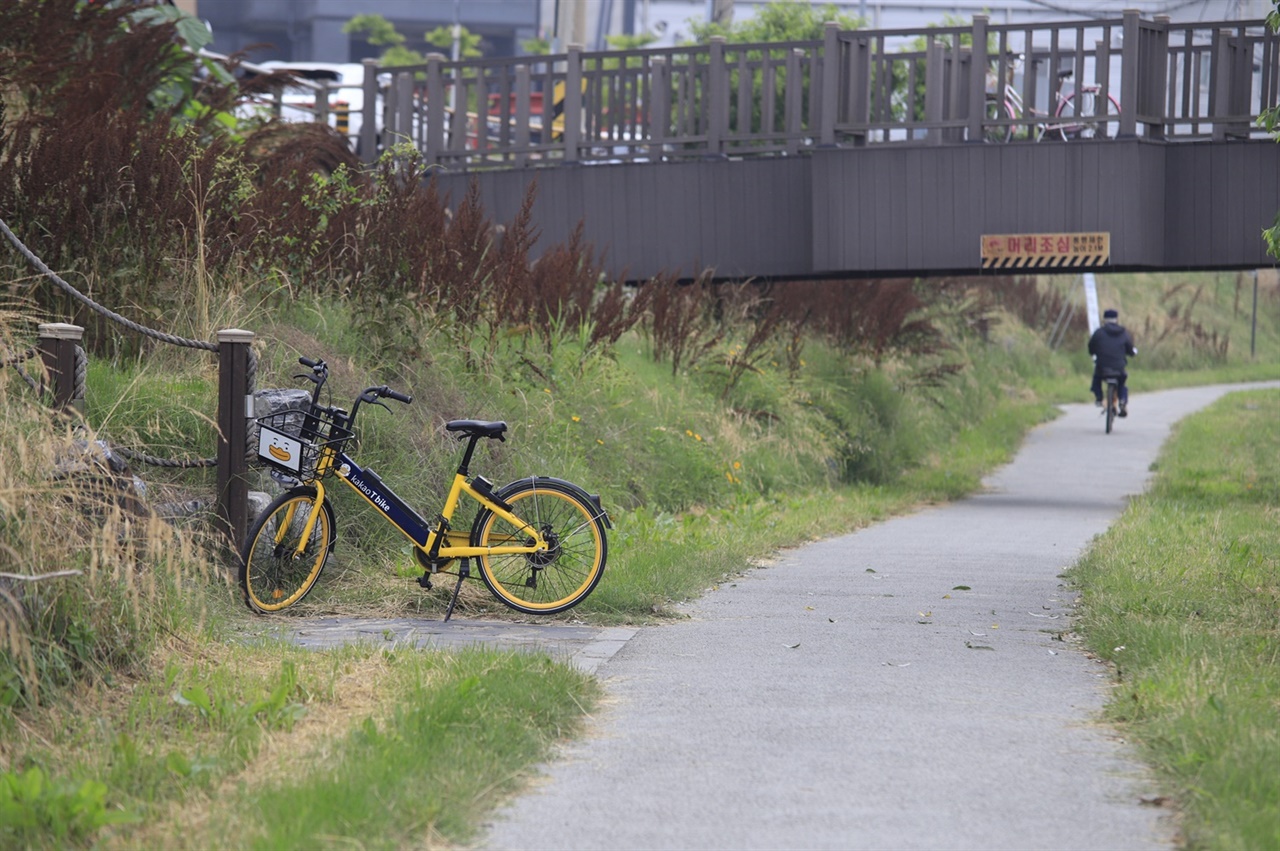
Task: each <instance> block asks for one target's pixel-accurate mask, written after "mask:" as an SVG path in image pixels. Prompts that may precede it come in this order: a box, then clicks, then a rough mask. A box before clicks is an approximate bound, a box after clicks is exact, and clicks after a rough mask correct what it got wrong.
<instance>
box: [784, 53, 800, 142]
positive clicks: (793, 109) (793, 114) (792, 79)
mask: <svg viewBox="0 0 1280 851" xmlns="http://www.w3.org/2000/svg"><path fill="white" fill-rule="evenodd" d="M802 59H804V51H803V50H801V49H800V48H798V47H793V48H791V52H790V53H789V54H787V92H786V101H785V103H784V108H785V109H786V115H785V118H784V121H785V124H786V129H787V145H786V150H787V153H788V154H795V153H798V152H799V151H800V132H801V130H802V129H803V125H802V123H801V121H800V119H801V117H802V116H801V113H802V112H803V111H804V110H803V108H802V104H803V103H804V79H803V75H802V74H801V73H800V62H801V60H802Z"/></svg>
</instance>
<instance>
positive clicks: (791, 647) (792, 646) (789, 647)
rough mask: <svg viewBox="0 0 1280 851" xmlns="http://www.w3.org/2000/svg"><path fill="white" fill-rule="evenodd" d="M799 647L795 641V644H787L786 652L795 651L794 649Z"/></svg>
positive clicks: (798, 643)
mask: <svg viewBox="0 0 1280 851" xmlns="http://www.w3.org/2000/svg"><path fill="white" fill-rule="evenodd" d="M799 646H800V642H799V641H797V642H796V643H795V644H788V645H787V649H788V650H795V649H796V648H797V647H799Z"/></svg>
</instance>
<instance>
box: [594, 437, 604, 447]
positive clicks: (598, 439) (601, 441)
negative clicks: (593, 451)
mask: <svg viewBox="0 0 1280 851" xmlns="http://www.w3.org/2000/svg"><path fill="white" fill-rule="evenodd" d="M596 443H598V444H600V445H601V446H604V441H603V440H601V439H600V438H598V437H597V438H596Z"/></svg>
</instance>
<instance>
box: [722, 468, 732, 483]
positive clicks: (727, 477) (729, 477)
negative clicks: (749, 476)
mask: <svg viewBox="0 0 1280 851" xmlns="http://www.w3.org/2000/svg"><path fill="white" fill-rule="evenodd" d="M724 477H725V478H726V479H728V480H729V484H733V473H730V472H729V471H727V470H726V471H725V474H724Z"/></svg>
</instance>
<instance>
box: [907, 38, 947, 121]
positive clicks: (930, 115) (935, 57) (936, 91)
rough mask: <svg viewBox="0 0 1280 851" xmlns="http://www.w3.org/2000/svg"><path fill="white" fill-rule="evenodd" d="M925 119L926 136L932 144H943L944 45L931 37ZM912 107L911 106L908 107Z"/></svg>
mask: <svg viewBox="0 0 1280 851" xmlns="http://www.w3.org/2000/svg"><path fill="white" fill-rule="evenodd" d="M924 57H925V58H924V121H925V126H926V128H927V129H926V130H925V133H926V138H927V139H928V143H929V144H930V145H941V144H942V128H941V127H939V126H938V124H940V123H941V122H942V104H943V95H944V92H943V90H942V89H943V80H944V79H945V77H944V75H943V68H942V58H943V54H942V45H941V44H939V43H938V40H937V39H936V38H930V39H929V43H928V45H927V46H926V47H925V52H924ZM907 109H908V110H910V109H911V107H910V106H908V107H907Z"/></svg>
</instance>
